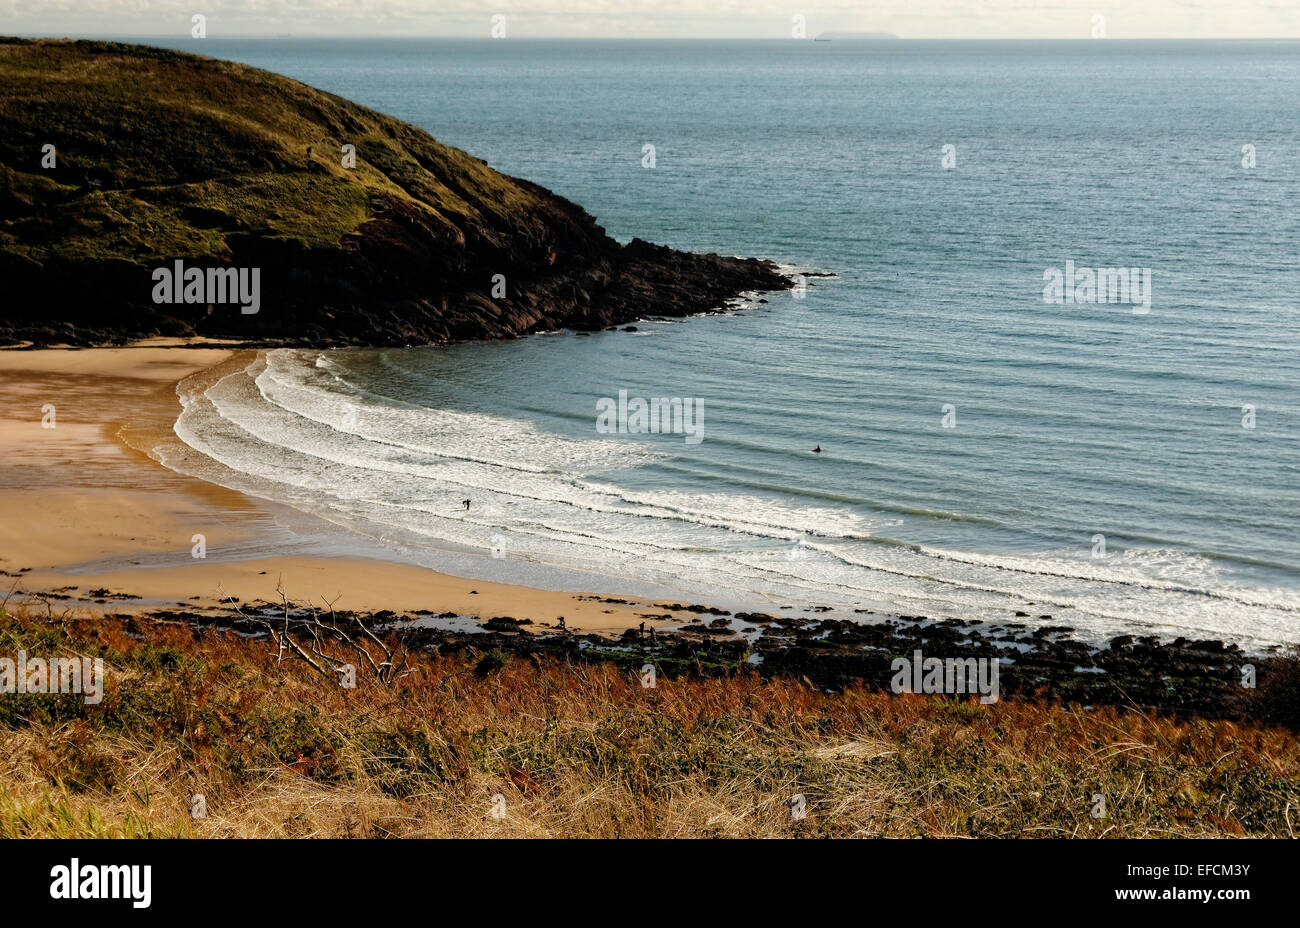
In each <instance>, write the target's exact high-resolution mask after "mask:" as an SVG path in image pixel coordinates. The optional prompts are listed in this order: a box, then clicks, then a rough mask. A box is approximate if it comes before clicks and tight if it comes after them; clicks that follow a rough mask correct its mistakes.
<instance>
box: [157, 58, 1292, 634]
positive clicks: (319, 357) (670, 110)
mask: <svg viewBox="0 0 1300 928" xmlns="http://www.w3.org/2000/svg"><path fill="white" fill-rule="evenodd" d="M142 41H150V42H153V43H155V44H163V45H169V46H171V47H175V48H181V49H184V50H188V51H197V52H200V53H203V54H207V55H211V56H214V57H218V58H225V59H231V60H235V61H240V62H244V63H247V64H251V65H255V66H257V67H261V68H266V69H269V70H272V71H276V72H279V73H281V74H285V75H288V76H290V77H293V78H296V79H298V80H301V81H303V82H305V83H307V84H310V85H312V86H315V87H318V88H321V89H323V90H327V91H330V92H333V93H336V94H339V95H341V96H343V97H346V98H348V99H350V100H353V101H356V102H358V103H360V104H363V105H366V106H369V107H372V108H374V109H376V110H379V111H382V112H384V113H388V114H390V115H392V116H395V117H398V118H400V119H403V120H406V121H409V122H411V123H413V124H415V125H416V126H419V127H420V128H422V129H425V130H427V131H428V132H429V133H430V134H431V135H432V136H434V137H435V138H436V139H438V140H439V141H441V142H444V143H446V144H449V145H453V146H456V147H459V148H462V149H465V150H466V151H469V152H471V153H473V154H475V155H477V156H479V157H481V158H483V159H485V160H486V161H487V162H488V163H489V164H490V165H491V166H492V167H493V168H495V169H497V170H500V171H503V172H505V173H507V174H511V175H515V176H518V177H523V178H527V179H528V180H531V181H534V182H536V183H539V184H541V185H543V186H545V187H547V188H549V189H551V190H553V191H555V192H556V193H558V194H560V195H562V196H564V197H567V198H569V199H571V200H573V201H575V202H577V203H579V204H581V205H582V206H583V207H585V208H586V209H587V210H588V211H589V212H590V213H592V214H593V215H594V216H595V217H596V218H597V220H598V221H599V222H600V224H601V225H602V226H603V227H604V228H605V229H606V230H607V232H608V233H609V234H610V235H612V236H613V237H615V238H616V239H618V240H620V241H630V240H631V239H632V238H633V237H634V236H635V237H640V238H644V239H648V240H650V241H654V242H658V243H661V244H665V245H671V246H673V247H675V248H680V249H688V250H693V251H707V252H719V253H722V254H731V255H745V256H757V257H763V258H769V259H771V260H773V261H775V262H777V263H778V264H779V265H781V266H782V268H783V269H784V270H785V271H786V272H787V273H789V274H790V275H792V277H794V278H795V279H796V281H797V282H798V286H797V287H796V288H795V289H794V290H792V291H790V292H784V293H775V294H763V295H752V296H751V298H749V299H746V300H742V301H737V302H735V303H734V304H732V305H730V306H728V307H727V311H726V312H724V313H721V314H715V315H702V316H697V317H693V318H689V319H684V320H664V319H653V318H652V319H649V320H645V321H640V322H638V323H637V324H636V326H635V329H636V330H635V331H611V332H600V333H596V334H578V333H574V332H554V333H547V334H540V335H537V336H533V337H529V338H525V339H520V340H515V341H508V342H491V343H471V344H461V345H456V346H453V347H420V348H390V349H366V350H351V349H348V350H329V351H325V350H297V349H295V350H272V351H266V352H260V353H258V354H257V355H256V357H255V360H252V361H250V362H249V364H248V365H247V366H241V367H240V368H239V369H237V370H234V371H232V372H230V373H228V374H227V375H226V376H224V377H220V378H208V379H203V378H199V379H197V380H192V381H189V382H187V383H186V384H183V385H182V386H181V388H180V392H181V394H182V400H183V402H184V404H185V405H184V411H183V413H182V414H181V415H180V418H179V420H178V421H177V423H176V426H175V434H176V437H177V439H179V440H178V441H176V442H173V443H172V444H171V445H169V446H168V447H166V448H162V449H159V456H160V458H161V459H162V460H163V461H164V463H167V464H168V465H169V466H172V467H174V468H176V469H178V470H182V471H184V472H186V473H191V474H195V475H198V476H201V477H204V478H206V479H209V480H213V481H216V482H220V483H224V484H226V485H229V486H233V487H235V488H237V489H242V490H245V491H247V492H250V493H253V494H256V495H258V496H261V497H263V498H266V499H269V500H275V501H279V502H281V503H285V504H287V505H288V506H291V507H293V508H294V509H298V510H302V511H304V512H307V513H311V514H314V515H316V516H320V517H322V518H324V519H326V520H328V521H329V522H331V523H334V524H336V525H338V526H340V527H341V528H345V529H347V530H348V531H350V532H354V533H359V535H358V537H360V535H364V536H366V537H367V538H368V539H370V541H372V542H375V543H378V544H380V545H382V546H383V547H384V548H385V549H387V550H389V551H391V553H392V556H393V557H395V558H400V559H404V560H410V561H412V562H414V563H419V564H423V565H425V566H428V567H430V568H432V569H436V570H441V571H446V572H449V573H453V574H457V575H460V576H465V577H471V578H475V579H485V580H501V581H506V582H513V583H521V584H526V585H532V586H538V587H546V588H552V589H564V590H586V591H595V592H600V593H605V594H611V595H644V596H664V597H673V598H674V599H677V600H683V599H685V600H687V601H694V602H709V603H717V604H722V605H727V606H730V607H732V608H741V607H745V608H748V609H756V610H759V611H767V612H775V611H777V610H780V609H781V608H783V607H784V608H787V609H794V610H798V611H803V610H807V609H811V608H820V609H824V610H825V611H826V614H830V615H836V616H841V617H847V618H851V619H854V620H857V621H878V620H880V619H881V617H883V616H888V615H894V614H906V615H924V616H929V617H931V618H949V617H956V618H963V619H969V620H976V621H980V622H989V623H998V622H1008V621H1015V622H1020V623H1024V624H1029V625H1049V624H1050V625H1058V626H1059V625H1066V626H1070V627H1072V628H1074V629H1076V630H1077V631H1078V633H1079V634H1080V635H1082V636H1084V637H1091V638H1096V639H1098V640H1102V639H1105V638H1106V637H1108V636H1112V635H1117V634H1135V635H1143V634H1146V635H1156V636H1158V637H1160V638H1162V639H1172V638H1175V637H1178V636H1183V637H1188V638H1220V639H1224V640H1231V641H1236V642H1239V643H1242V644H1243V645H1244V646H1247V647H1254V648H1263V647H1267V646H1269V645H1277V644H1285V643H1295V642H1297V641H1300V310H1298V309H1297V305H1298V301H1300V119H1297V118H1296V101H1297V100H1300V42H1295V41H1218V42H1215V41H1151V42H1147V41H1075V42H1052V41H1040V42H1031V41H960V42H959V41H952V42H945V41H906V40H899V41H887V40H882V41H838V40H837V41H830V42H809V41H802V42H801V41H793V40H791V41H705V40H700V41H667V40H664V41H632V40H627V41H615V40H608V41H606V40H574V41H560V40H555V41H549V40H518V39H506V40H497V41H493V40H486V39H485V40H482V41H476V40H449V39H415V38H412V39H328V40H309V39H292V38H286V39H246V40H240V39H219V38H209V39H205V40H190V39H185V40H176V41H170V40H160V39H157V38H154V39H145V40H142ZM362 156H364V153H362ZM1111 268H1114V269H1123V270H1124V272H1125V273H1124V274H1123V275H1121V276H1122V280H1121V279H1119V278H1117V277H1116V276H1115V275H1110V277H1109V283H1106V280H1107V276H1106V275H1107V274H1108V273H1109V272H1108V271H1106V270H1105V269H1111ZM1090 269H1092V270H1090ZM1096 269H1100V270H1096ZM1130 269H1131V273H1130ZM1089 273H1092V274H1093V276H1094V278H1097V277H1099V279H1100V280H1102V281H1103V283H1102V285H1101V287H1100V293H1101V294H1102V298H1101V299H1098V298H1097V293H1098V291H1097V290H1093V289H1091V288H1089V287H1087V286H1086V285H1083V284H1080V285H1079V286H1076V285H1075V284H1076V282H1079V281H1083V280H1084V279H1085V278H1086V277H1087V276H1088V275H1089ZM1067 274H1068V275H1069V276H1068V277H1067V276H1066V275H1067ZM1062 282H1064V283H1062ZM1058 284H1059V285H1058ZM1120 284H1124V285H1126V286H1125V287H1124V290H1127V291H1128V292H1127V294H1126V293H1125V292H1124V290H1121V289H1120V286H1119V285H1120ZM1129 284H1131V287H1128V286H1127V285H1129ZM620 396H622V397H623V402H624V404H625V405H626V404H631V405H633V406H635V402H634V401H635V400H637V399H644V400H647V401H649V400H651V399H654V398H666V399H680V400H682V407H683V409H689V410H691V411H692V412H693V413H695V415H694V416H693V418H692V421H691V426H692V428H693V432H692V433H686V432H685V431H684V430H678V431H673V430H672V427H673V426H676V425H677V424H678V423H677V422H676V421H674V420H672V419H669V420H668V422H667V423H666V425H667V427H666V428H665V429H664V430H661V431H659V432H657V433H656V432H643V431H637V423H636V422H635V421H634V422H632V423H630V428H629V430H626V431H620V430H619V429H618V428H614V429H612V430H611V429H610V428H608V427H607V426H608V425H609V421H608V419H607V420H606V421H605V423H604V425H605V426H606V427H602V422H601V419H600V417H599V412H600V411H601V410H602V409H605V410H609V409H611V408H616V407H617V405H618V403H619V398H620ZM642 424H643V423H642ZM815 448H820V449H821V451H819V452H817V451H814V450H813V449H815ZM466 500H468V501H469V505H468V508H467V507H466V505H465V501H466ZM787 614H788V613H787Z"/></svg>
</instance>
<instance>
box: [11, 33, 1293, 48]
mask: <svg viewBox="0 0 1300 928" xmlns="http://www.w3.org/2000/svg"><path fill="white" fill-rule="evenodd" d="M824 34H825V33H824ZM830 36H832V38H827V39H821V41H840V42H859V43H872V42H875V43H880V44H892V43H896V42H1078V43H1087V44H1099V45H1104V44H1107V43H1116V42H1287V41H1300V34H1296V35H1277V36H1251V35H1242V36H1213V37H1210V36H1124V37H1114V38H1111V37H1107V38H1102V39H1098V38H1092V37H1089V36H1047V35H1044V36H900V35H879V36H862V37H856V38H855V37H852V36H844V35H841V36H839V37H838V38H833V36H835V33H830ZM0 38H15V39H67V40H70V41H77V40H93V39H181V40H186V41H192V42H206V41H209V40H211V39H217V40H220V39H268V40H271V39H337V40H341V41H342V40H349V39H353V40H355V39H405V40H409V41H413V42H414V41H424V40H428V39H441V40H446V41H468V42H507V41H511V42H535V41H548V42H549V41H556V40H564V41H574V42H781V43H786V42H807V43H812V42H816V41H818V40H819V39H820V37H819V36H813V37H811V38H805V39H793V38H780V37H773V36H626V35H609V36H591V35H525V36H518V35H515V36H510V37H509V38H502V39H496V38H492V37H491V36H480V35H438V34H431V35H411V34H410V33H403V34H400V35H399V34H394V33H368V34H365V33H363V34H349V35H340V34H338V33H310V32H304V33H293V32H283V33H274V34H268V33H265V32H230V33H224V34H222V35H218V36H207V37H205V38H201V39H199V38H194V37H193V36H190V35H188V34H185V33H178V32H83V33H69V34H65V35H58V34H48V33H36V32H8V33H0Z"/></svg>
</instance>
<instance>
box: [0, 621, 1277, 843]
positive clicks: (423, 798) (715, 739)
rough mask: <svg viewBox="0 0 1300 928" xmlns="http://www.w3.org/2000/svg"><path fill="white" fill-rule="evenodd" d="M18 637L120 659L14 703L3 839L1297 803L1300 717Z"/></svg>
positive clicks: (38, 652) (468, 832) (141, 631)
mask: <svg viewBox="0 0 1300 928" xmlns="http://www.w3.org/2000/svg"><path fill="white" fill-rule="evenodd" d="M0 641H3V642H4V643H3V644H0V656H9V657H12V656H13V655H14V652H16V651H17V650H18V649H19V648H24V649H25V650H26V651H27V652H28V654H29V656H56V655H68V654H70V653H78V654H89V655H92V656H99V657H103V658H104V661H105V664H106V665H107V668H108V692H107V696H106V698H105V699H104V701H103V703H102V705H99V706H86V705H85V704H84V702H83V701H82V700H81V699H80V698H79V697H76V696H54V697H51V696H34V695H23V696H17V695H0V778H2V779H0V783H2V785H3V790H2V794H0V835H3V836H27V835H33V836H34V835H41V836H74V835H75V836H117V835H122V836H165V835H181V836H212V837H230V836H289V837H316V836H331V837H332V836H356V837H374V836H429V837H442V836H458V837H495V836H536V837H550V836H601V837H612V836H620V837H651V836H653V837H701V836H737V837H740V836H744V837H766V836H800V835H806V836H962V837H969V836H1007V837H1014V836H1045V837H1061V836H1075V837H1100V836H1131V837H1137V836H1165V835H1185V836H1232V835H1272V836H1282V837H1288V836H1293V825H1294V824H1295V823H1296V821H1297V816H1300V750H1298V749H1297V747H1298V744H1297V738H1296V736H1295V735H1294V734H1292V733H1289V732H1287V731H1285V730H1282V729H1275V728H1264V727H1256V726H1248V725H1242V724H1236V723H1232V722H1227V721H1209V720H1191V721H1184V720H1176V719H1171V718H1167V717H1159V716H1153V715H1144V714H1140V713H1135V712H1122V711H1117V710H1114V709H1109V708H1104V709H1097V710H1092V711H1090V710H1084V709H1081V708H1061V707H1058V706H1053V705H1046V704H1040V703H1031V702H1022V701H1015V700H1007V701H1004V702H1002V703H999V704H996V705H992V706H983V705H979V704H978V703H966V702H958V701H954V700H947V699H936V698H930V697H922V696H903V697H895V696H893V695H891V694H888V693H881V692H876V691H871V690H866V689H853V690H850V691H847V692H844V693H838V694H827V693H822V692H818V691H815V690H813V689H810V688H809V687H808V686H807V685H806V684H803V683H801V682H796V681H787V680H776V681H770V682H763V681H761V680H760V679H759V678H758V677H757V676H755V675H752V674H743V675H732V676H728V677H722V678H699V677H692V678H680V679H666V678H664V677H663V676H660V678H659V680H658V685H657V686H656V687H655V688H653V689H643V688H642V687H641V685H640V683H639V681H638V679H637V678H636V677H634V676H632V675H630V674H628V673H626V672H624V671H620V670H618V669H616V668H614V667H613V666H610V665H605V664H590V665H587V664H566V663H564V662H562V661H557V660H553V659H550V658H543V659H529V658H519V657H515V658H510V659H508V660H506V661H505V664H504V666H502V667H500V668H499V669H495V670H489V669H487V665H485V667H484V668H481V672H477V673H476V667H477V666H478V657H477V656H476V655H473V654H462V655H456V656H439V655H436V654H431V655H419V656H416V657H414V658H413V659H412V665H411V666H412V668H413V672H412V673H410V674H408V675H405V676H403V677H402V678H401V679H400V680H399V681H398V682H397V683H396V684H395V685H394V686H392V687H387V686H383V685H381V684H379V683H376V682H374V681H371V680H368V679H366V678H365V677H364V676H362V677H360V678H359V681H358V686H357V688H356V689H352V690H347V689H343V688H341V687H336V686H334V685H332V684H330V683H328V682H324V681H322V680H321V678H320V677H319V676H317V675H314V674H312V673H311V672H310V671H309V670H308V669H307V668H305V667H304V665H303V664H302V663H301V662H297V661H289V660H286V661H284V662H277V660H276V654H275V649H274V648H272V647H270V646H269V645H268V644H267V643H266V642H265V641H256V640H249V639H245V638H239V637H237V636H234V635H232V634H227V633H217V632H213V631H207V632H199V633H195V632H193V631H191V630H190V629H189V628H187V627H184V626H179V625H171V624H158V623H152V622H149V621H145V620H141V621H132V622H129V623H124V622H123V621H122V620H118V619H106V618H99V617H94V618H92V617H89V616H80V617H77V616H65V617H61V618H60V617H57V616H53V615H46V616H37V615H35V614H32V613H29V612H27V611H25V610H23V609H15V610H13V612H12V614H9V613H3V612H0ZM1096 793H1100V794H1102V795H1104V796H1105V801H1106V808H1107V816H1106V817H1105V818H1094V817H1093V816H1092V815H1091V814H1090V813H1091V811H1092V810H1093V808H1094V806H1093V800H1092V797H1093V794H1096ZM195 795H202V796H203V797H204V800H205V802H206V807H207V815H206V817H204V818H195V817H193V816H192V815H191V803H192V797H193V796H195ZM796 795H802V796H803V797H804V799H805V802H806V816H805V817H803V818H798V817H795V816H794V815H792V810H791V800H792V798H793V797H795V796H796ZM493 797H500V799H498V800H496V806H495V807H496V808H497V809H499V810H503V811H504V815H503V816H502V817H500V818H497V817H494V816H493V814H492V811H493V808H494V798H493Z"/></svg>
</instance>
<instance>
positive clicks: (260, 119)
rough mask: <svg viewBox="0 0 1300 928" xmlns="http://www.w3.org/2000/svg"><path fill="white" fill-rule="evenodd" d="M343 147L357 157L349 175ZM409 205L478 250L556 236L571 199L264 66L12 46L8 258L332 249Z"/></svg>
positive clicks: (1, 98)
mask: <svg viewBox="0 0 1300 928" xmlns="http://www.w3.org/2000/svg"><path fill="white" fill-rule="evenodd" d="M345 143H347V144H352V145H355V146H356V167H355V168H354V169H351V170H349V169H347V168H345V167H343V165H342V157H343V156H342V152H341V147H342V146H343V145H344V144H345ZM46 144H53V145H54V146H55V147H56V150H57V157H58V163H57V167H56V168H54V169H52V170H50V169H45V168H43V167H42V166H41V157H42V146H44V145H46ZM393 202H398V203H401V204H405V205H406V206H408V207H409V208H411V209H414V210H417V211H419V212H420V213H422V214H424V215H425V216H426V217H427V218H428V220H430V221H431V224H432V225H434V226H435V227H439V228H442V229H444V230H445V232H446V236H447V240H448V242H449V243H452V244H462V245H463V244H464V242H465V239H466V236H467V235H470V234H476V235H479V236H481V237H484V236H485V237H488V238H490V237H491V236H492V235H493V232H494V230H500V229H503V228H504V229H508V230H510V231H511V232H522V233H523V234H525V235H528V234H529V233H530V232H536V233H539V234H542V235H543V237H544V231H545V228H546V223H547V221H548V220H554V219H555V212H556V206H555V204H556V202H557V201H556V199H555V198H551V197H549V196H547V195H545V193H544V192H542V191H539V190H538V189H537V188H534V187H532V186H531V185H528V184H525V183H522V182H519V181H516V180H514V179H512V178H509V177H506V176H504V175H502V174H499V173H497V172H496V171H493V170H492V169H491V168H489V167H488V166H487V165H486V164H485V163H484V162H482V161H481V160H479V159H477V158H474V157H472V156H471V155H468V154H466V153H465V152H462V151H459V150H457V149H454V148H450V147H448V146H445V145H441V144H439V143H438V142H436V141H434V140H433V139H432V138H430V137H429V136H428V135H426V134H425V133H423V132H421V131H420V130H418V129H415V128H414V127H411V126H409V125H407V124H405V123H402V122H400V121H398V120H395V119H392V118H389V117H387V116H384V115H382V114H379V113H376V112H374V111H371V110H368V109H366V108H364V107H361V106H357V105H355V104H352V103H349V102H348V101H346V100H343V99H341V98H339V97H336V96H333V95H332V94H327V93H323V92H321V91H317V90H314V89H312V88H310V87H307V86H306V85H304V84H301V83H299V82H297V81H294V80H290V79H288V78H285V77H281V76H278V75H275V74H271V73H269V72H266V71H261V70H258V69H255V68H250V67H246V66H244V65H239V64H234V63H230V62H223V61H215V60H212V59H208V58H200V57H196V56H193V55H188V54H184V53H181V52H175V51H169V50H165V49H157V48H149V47H145V46H128V45H122V44H118V43H111V42H84V41H83V42H69V41H54V40H37V41H28V40H21V39H9V38H0V249H6V250H10V251H13V252H16V253H19V254H23V255H25V256H26V257H29V258H32V259H33V260H36V261H43V260H44V259H46V258H50V257H60V258H65V259H74V260H75V259H79V258H92V259H100V260H102V259H113V258H120V259H124V260H127V261H132V262H137V263H138V262H141V261H155V260H159V259H167V258H176V257H194V258H201V257H206V256H217V257H220V256H222V255H223V253H224V251H225V250H226V236H228V235H230V234H235V233H252V234H257V235H260V236H263V237H267V238H271V239H283V240H286V241H290V242H296V243H300V244H301V245H302V246H303V247H305V248H313V247H334V246H337V245H338V244H339V243H340V241H342V240H343V239H344V238H345V237H346V236H348V235H349V234H350V233H354V232H356V230H357V229H358V227H360V226H361V225H362V224H363V223H365V222H366V221H367V220H368V219H370V218H371V217H372V216H373V215H374V213H375V211H376V209H377V207H379V206H382V205H386V204H391V203H393Z"/></svg>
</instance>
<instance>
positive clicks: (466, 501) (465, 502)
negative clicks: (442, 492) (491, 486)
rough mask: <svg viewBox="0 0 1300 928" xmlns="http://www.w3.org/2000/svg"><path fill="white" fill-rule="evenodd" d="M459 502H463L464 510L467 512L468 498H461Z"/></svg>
mask: <svg viewBox="0 0 1300 928" xmlns="http://www.w3.org/2000/svg"><path fill="white" fill-rule="evenodd" d="M461 502H462V503H464V504H465V511H466V512H469V500H467V499H463V500H461Z"/></svg>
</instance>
